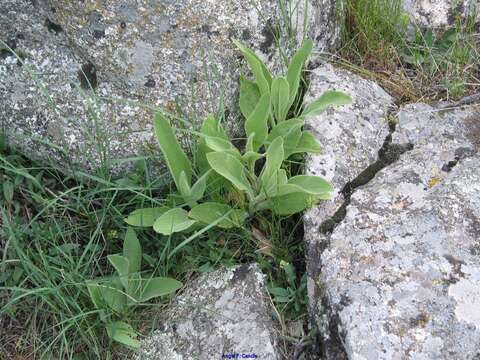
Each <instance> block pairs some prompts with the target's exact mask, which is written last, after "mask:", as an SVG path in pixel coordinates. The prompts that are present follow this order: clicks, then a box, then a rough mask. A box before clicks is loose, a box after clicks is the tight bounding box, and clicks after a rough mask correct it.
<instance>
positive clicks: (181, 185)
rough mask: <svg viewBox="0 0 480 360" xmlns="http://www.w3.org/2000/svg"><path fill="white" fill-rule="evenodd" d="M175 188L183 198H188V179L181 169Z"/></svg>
mask: <svg viewBox="0 0 480 360" xmlns="http://www.w3.org/2000/svg"><path fill="white" fill-rule="evenodd" d="M177 188H178V191H179V192H180V194H181V195H182V197H183V198H184V199H186V198H188V196H189V195H190V181H189V180H188V178H187V174H186V173H185V171H183V170H182V171H181V172H180V178H179V179H178V184H177Z"/></svg>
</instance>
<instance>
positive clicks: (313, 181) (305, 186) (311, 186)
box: [288, 175, 333, 200]
mask: <svg viewBox="0 0 480 360" xmlns="http://www.w3.org/2000/svg"><path fill="white" fill-rule="evenodd" d="M288 184H291V185H296V186H298V187H299V188H301V189H302V192H305V193H308V194H311V195H315V197H316V198H318V199H325V200H328V199H330V198H331V197H332V192H333V186H332V184H330V183H329V182H328V181H327V180H325V179H324V178H322V177H320V176H311V175H298V176H294V177H292V178H290V179H288Z"/></svg>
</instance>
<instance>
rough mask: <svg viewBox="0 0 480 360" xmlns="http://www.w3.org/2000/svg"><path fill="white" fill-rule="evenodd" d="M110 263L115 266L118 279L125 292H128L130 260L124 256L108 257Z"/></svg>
mask: <svg viewBox="0 0 480 360" xmlns="http://www.w3.org/2000/svg"><path fill="white" fill-rule="evenodd" d="M107 259H108V261H109V262H110V264H112V265H113V267H114V268H115V270H117V272H118V277H119V279H120V281H121V283H122V285H123V288H124V289H125V291H128V274H129V271H128V269H129V262H128V259H127V258H126V257H124V256H122V255H108V256H107Z"/></svg>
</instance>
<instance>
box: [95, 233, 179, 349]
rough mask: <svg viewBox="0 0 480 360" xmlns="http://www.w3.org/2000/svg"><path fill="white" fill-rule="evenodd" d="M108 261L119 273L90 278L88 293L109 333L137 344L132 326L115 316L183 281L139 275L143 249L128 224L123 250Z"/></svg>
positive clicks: (162, 293)
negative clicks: (117, 319)
mask: <svg viewBox="0 0 480 360" xmlns="http://www.w3.org/2000/svg"><path fill="white" fill-rule="evenodd" d="M108 261H109V262H110V263H111V264H112V266H113V267H114V268H115V270H116V271H117V273H118V275H117V276H114V277H110V278H102V279H96V280H92V281H89V282H88V283H87V288H88V293H89V295H90V299H91V301H92V302H93V304H94V305H95V307H96V308H97V309H98V310H99V311H100V317H101V319H102V321H104V322H105V327H106V330H107V334H108V336H109V337H110V338H111V339H112V340H114V341H116V342H119V343H121V344H123V345H126V346H128V347H132V348H137V347H138V346H139V341H138V340H137V333H136V332H135V330H134V329H133V328H132V327H131V326H130V325H129V324H127V323H125V322H123V321H116V318H119V317H121V316H124V315H125V314H126V313H127V310H128V308H129V307H132V306H135V305H138V304H140V303H142V302H145V301H148V300H150V299H153V298H156V297H159V296H165V295H168V294H171V293H173V292H175V291H176V290H178V289H179V288H180V287H182V283H181V282H179V281H177V280H175V279H171V278H165V277H153V276H151V275H148V276H146V277H142V275H141V273H140V271H141V262H142V249H141V246H140V242H139V241H138V238H137V236H136V234H135V231H134V230H133V229H132V228H128V230H127V233H126V235H125V239H124V243H123V254H122V255H119V254H117V255H109V256H108Z"/></svg>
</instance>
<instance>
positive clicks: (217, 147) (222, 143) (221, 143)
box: [205, 136, 240, 158]
mask: <svg viewBox="0 0 480 360" xmlns="http://www.w3.org/2000/svg"><path fill="white" fill-rule="evenodd" d="M205 143H206V144H207V146H208V148H209V149H210V150H212V151H217V152H228V153H229V154H231V155H234V156H236V157H238V158H239V157H240V152H239V151H238V149H237V148H236V147H235V146H234V145H233V144H232V143H231V142H230V140H225V139H222V138H219V137H213V136H205Z"/></svg>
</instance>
